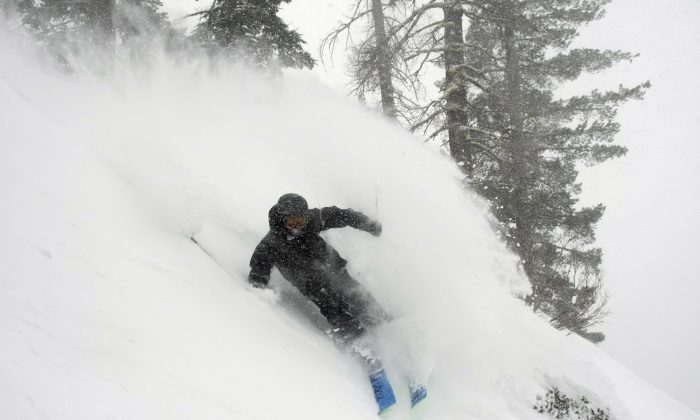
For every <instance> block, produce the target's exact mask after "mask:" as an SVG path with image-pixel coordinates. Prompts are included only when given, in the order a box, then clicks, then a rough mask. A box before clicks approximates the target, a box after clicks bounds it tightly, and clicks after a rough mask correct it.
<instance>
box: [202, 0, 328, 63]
mask: <svg viewBox="0 0 700 420" xmlns="http://www.w3.org/2000/svg"><path fill="white" fill-rule="evenodd" d="M290 1H291V0H214V2H213V3H212V5H211V7H210V8H209V9H207V10H204V11H201V12H197V13H194V14H193V15H199V16H200V17H201V22H200V23H199V25H197V28H196V31H195V36H196V37H197V38H198V39H199V40H200V42H201V43H203V44H204V45H205V46H206V47H207V48H208V49H209V50H210V51H212V52H217V53H218V52H224V53H228V54H231V55H234V56H236V57H238V58H242V59H245V60H247V61H248V62H250V63H252V64H254V65H257V66H262V67H268V66H270V65H271V63H272V62H275V61H276V62H278V63H279V65H280V66H282V67H295V68H312V67H313V66H314V65H315V61H314V59H313V58H312V57H311V55H310V54H309V53H308V52H306V51H304V48H303V44H304V41H303V40H302V39H301V36H300V35H299V34H298V33H297V32H296V31H293V30H291V29H289V27H288V26H287V24H286V23H284V21H282V18H280V17H279V16H278V15H277V13H278V12H279V8H280V4H281V3H282V2H285V3H289V2H290Z"/></svg>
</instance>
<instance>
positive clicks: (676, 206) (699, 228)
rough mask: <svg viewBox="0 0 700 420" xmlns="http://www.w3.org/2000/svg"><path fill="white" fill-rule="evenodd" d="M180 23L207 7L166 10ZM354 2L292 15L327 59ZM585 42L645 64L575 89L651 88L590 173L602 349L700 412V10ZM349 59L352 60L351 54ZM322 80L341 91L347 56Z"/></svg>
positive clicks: (664, 4)
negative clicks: (606, 158) (602, 277)
mask: <svg viewBox="0 0 700 420" xmlns="http://www.w3.org/2000/svg"><path fill="white" fill-rule="evenodd" d="M165 3H166V4H165V6H166V9H167V10H168V11H169V12H170V14H171V17H172V18H177V17H178V16H182V15H184V14H185V13H186V12H187V11H189V10H191V7H192V6H190V5H193V4H194V7H203V6H205V5H206V4H207V2H199V3H194V2H192V1H191V0H170V1H168V0H166V1H165ZM351 3H352V2H351V1H348V0H294V1H293V2H292V3H291V4H290V5H288V6H286V8H285V10H284V11H283V16H284V18H285V19H286V20H287V22H288V23H289V24H290V26H292V27H293V28H295V29H297V30H298V31H299V32H300V33H301V34H302V35H303V37H304V39H305V40H306V41H307V43H308V50H309V51H310V52H312V53H313V54H314V55H315V56H318V46H319V43H320V40H321V39H322V37H323V36H324V35H325V34H327V33H328V32H329V30H330V29H331V28H333V27H334V26H335V24H336V22H337V21H338V19H340V18H341V17H342V11H343V10H345V9H346V7H349V6H344V5H349V4H351ZM607 10H608V13H607V16H606V18H604V19H603V20H602V21H600V22H596V23H595V24H593V25H591V26H590V27H589V28H586V29H585V30H584V31H583V34H582V37H581V39H580V42H579V44H580V45H581V46H588V47H601V48H610V49H617V48H619V49H624V50H628V51H632V52H638V53H640V54H641V56H640V57H639V58H638V59H637V60H636V61H635V62H634V63H632V64H625V65H621V66H619V67H617V68H616V69H614V70H613V71H609V72H607V73H605V74H601V75H596V76H592V77H587V78H585V79H584V80H581V82H580V83H577V86H576V87H575V88H577V89H578V88H586V87H594V86H599V87H600V86H602V87H611V88H614V87H615V86H617V84H619V83H621V82H622V83H625V84H628V85H633V84H635V83H638V82H641V81H644V80H647V79H649V80H651V82H652V84H653V86H652V89H651V90H650V91H649V93H648V95H647V98H646V100H644V101H642V102H638V103H632V104H628V105H626V106H624V107H623V109H622V110H621V112H620V114H619V115H620V118H619V121H620V122H621V123H622V132H621V133H620V136H619V142H620V143H621V144H624V145H626V146H627V147H629V149H630V152H629V154H628V155H627V156H626V157H624V158H622V159H619V160H616V161H614V162H610V163H606V164H604V165H602V166H598V167H596V168H593V169H589V170H586V171H585V174H584V177H583V178H582V180H583V181H584V199H585V201H586V202H589V203H594V202H602V203H604V204H605V205H606V206H607V211H606V215H605V217H604V219H603V221H602V222H601V224H600V226H599V229H598V238H599V240H598V244H599V245H600V246H601V247H602V248H603V250H604V268H605V271H606V281H607V284H608V287H609V290H610V292H611V295H612V300H611V303H610V308H611V310H612V312H613V313H612V314H611V315H610V317H609V318H608V320H607V322H606V323H605V324H604V325H603V327H602V330H603V331H604V332H605V333H606V335H607V340H606V341H605V342H604V344H603V345H602V347H603V349H605V350H606V351H607V352H609V353H610V354H611V355H612V356H614V357H615V358H617V359H618V360H620V361H621V362H623V363H624V364H626V365H627V366H628V367H630V368H631V369H632V370H633V371H635V372H636V373H637V374H639V375H640V376H641V377H643V378H645V379H647V380H648V381H650V382H651V383H652V384H654V385H656V386H658V387H659V388H660V389H662V390H664V391H666V392H668V393H669V394H670V395H672V396H674V397H675V398H677V399H679V400H680V401H681V402H683V403H685V404H686V405H688V406H689V407H691V408H692V409H694V410H695V411H696V412H700V400H698V399H697V398H696V396H697V395H698V393H699V391H700V385H699V384H700V363H699V362H698V355H700V310H698V309H697V308H698V304H699V303H700V302H698V300H699V299H700V282H699V280H700V275H698V274H697V271H696V261H697V260H698V259H700V245H699V244H698V241H699V240H700V239H699V238H700V220H698V215H700V198H698V196H697V195H698V194H699V193H700V165H698V163H699V162H700V142H699V140H700V135H699V134H698V133H700V107H698V105H697V102H696V101H697V100H698V98H700V83H699V82H698V78H697V73H698V65H699V64H700V47H699V45H700V29H698V22H700V0H673V1H664V0H614V1H613V3H612V4H611V5H610V6H609V7H608V9H607ZM339 50H342V45H341V46H340V48H339ZM335 58H336V60H335V67H328V66H325V67H324V66H323V65H319V66H317V68H316V69H315V70H314V72H315V73H316V74H318V75H319V77H320V78H321V79H322V80H324V81H326V82H327V83H328V84H329V85H331V86H332V87H334V88H337V89H339V90H343V87H344V84H345V83H346V78H345V77H344V76H343V74H344V70H343V66H342V65H343V59H342V55H336V57H335Z"/></svg>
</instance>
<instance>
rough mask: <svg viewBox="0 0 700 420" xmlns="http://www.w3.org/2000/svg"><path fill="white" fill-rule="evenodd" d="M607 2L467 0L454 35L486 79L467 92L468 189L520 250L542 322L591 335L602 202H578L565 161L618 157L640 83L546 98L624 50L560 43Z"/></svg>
mask: <svg viewBox="0 0 700 420" xmlns="http://www.w3.org/2000/svg"><path fill="white" fill-rule="evenodd" d="M607 3H608V0H586V1H583V2H582V1H580V0H556V1H553V0H532V1H527V2H524V1H519V0H478V1H475V2H473V3H472V5H471V6H470V12H471V13H472V14H473V16H474V18H473V20H472V24H471V25H470V27H469V30H468V34H467V37H466V42H467V60H468V62H469V63H470V64H471V65H472V66H473V67H475V68H478V69H479V76H478V77H479V78H480V80H481V83H483V84H484V85H485V86H488V88H487V89H485V90H481V91H479V92H477V93H475V94H473V95H472V96H471V97H470V108H471V109H472V111H471V113H472V116H473V118H472V120H471V122H470V124H471V127H472V128H471V138H470V141H471V143H472V144H474V145H478V147H477V148H475V150H478V151H479V152H477V154H476V156H475V160H474V171H473V174H472V175H473V178H472V180H471V183H472V185H473V186H474V188H475V189H476V190H477V191H478V192H479V193H480V194H482V195H483V196H485V197H487V198H488V199H489V200H490V201H491V202H492V203H493V211H494V213H495V215H496V217H497V218H498V220H499V221H500V223H501V227H502V231H503V232H504V236H505V238H506V240H507V242H508V243H509V244H510V245H511V247H512V248H513V249H514V250H515V251H516V252H517V253H518V254H519V255H520V256H521V260H522V263H523V267H524V269H525V271H526V273H527V274H528V276H529V277H530V280H531V282H532V286H533V292H532V294H531V295H530V296H528V297H527V301H528V303H530V304H531V305H532V306H533V309H534V310H536V311H541V312H544V313H546V314H548V315H549V316H550V317H551V318H552V322H553V324H554V325H556V326H557V327H560V328H565V329H567V330H570V331H573V332H576V333H578V334H580V335H582V336H584V337H586V338H588V339H591V340H593V341H598V340H602V338H603V337H602V335H600V334H599V333H591V332H588V331H587V330H588V328H590V327H591V326H592V325H594V324H596V323H597V322H598V321H600V319H601V318H602V317H603V316H604V315H605V303H606V296H605V294H604V290H603V287H602V278H601V272H600V264H601V261H602V251H601V250H600V249H599V248H595V247H594V246H593V242H594V240H595V230H594V229H595V225H596V223H597V222H598V221H599V220H600V218H601V217H602V215H603V211H604V207H603V206H602V205H597V206H593V207H580V206H579V205H578V195H579V193H580V191H581V185H580V183H578V182H577V176H578V170H577V165H578V164H580V163H586V164H589V165H592V164H596V163H599V162H603V161H605V160H607V159H611V158H614V157H619V156H622V155H624V154H625V152H626V149H625V148H624V147H621V146H619V145H615V144H614V143H613V141H614V137H615V135H616V134H617V132H618V131H619V129H620V126H619V124H618V123H617V122H616V121H615V116H616V111H617V108H618V106H619V105H620V104H622V103H623V102H625V101H628V100H631V99H640V98H641V97H642V96H643V93H644V91H645V89H646V88H647V87H648V86H649V84H648V83H645V84H642V85H639V86H635V87H632V88H625V87H622V86H621V87H620V88H619V90H617V91H611V92H599V91H593V92H591V93H590V94H587V95H582V96H576V97H572V98H565V99H557V98H556V96H555V89H556V88H557V87H558V86H559V85H560V83H562V82H565V81H570V80H574V79H576V78H578V77H579V75H581V74H582V73H583V72H596V71H600V70H603V69H607V68H609V67H611V66H612V65H614V64H615V63H617V62H620V61H623V60H630V59H632V58H633V55H632V54H630V53H626V52H621V51H602V50H595V49H585V48H578V49H571V48H570V45H571V42H572V41H573V39H574V38H575V37H576V35H577V29H578V28H579V27H580V26H581V25H583V24H586V23H588V22H590V21H592V20H595V19H598V18H600V17H601V16H602V14H603V7H604V6H605V4H607Z"/></svg>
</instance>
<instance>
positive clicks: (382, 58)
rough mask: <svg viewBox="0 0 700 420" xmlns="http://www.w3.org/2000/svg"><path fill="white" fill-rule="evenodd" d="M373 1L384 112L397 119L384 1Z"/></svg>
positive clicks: (373, 17)
mask: <svg viewBox="0 0 700 420" xmlns="http://www.w3.org/2000/svg"><path fill="white" fill-rule="evenodd" d="M371 1H372V20H373V26H374V37H375V38H376V40H377V45H376V48H377V73H378V75H379V91H380V93H381V97H382V111H384V114H386V115H387V116H388V117H390V118H394V119H396V102H395V98H394V96H395V94H396V93H395V91H394V86H393V84H392V81H391V58H392V57H391V51H390V50H389V40H388V39H387V36H386V29H385V28H384V9H383V8H382V0H371Z"/></svg>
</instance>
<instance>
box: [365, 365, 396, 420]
mask: <svg viewBox="0 0 700 420" xmlns="http://www.w3.org/2000/svg"><path fill="white" fill-rule="evenodd" d="M369 381H370V383H371V384H372V391H374V399H375V400H377V405H378V406H379V414H382V413H384V412H386V410H387V409H388V408H390V407H391V406H393V405H394V404H396V396H395V395H394V390H393V389H392V388H391V384H390V383H389V378H388V377H387V375H386V371H384V369H380V370H378V371H376V372H374V373H371V374H370V375H369Z"/></svg>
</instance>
